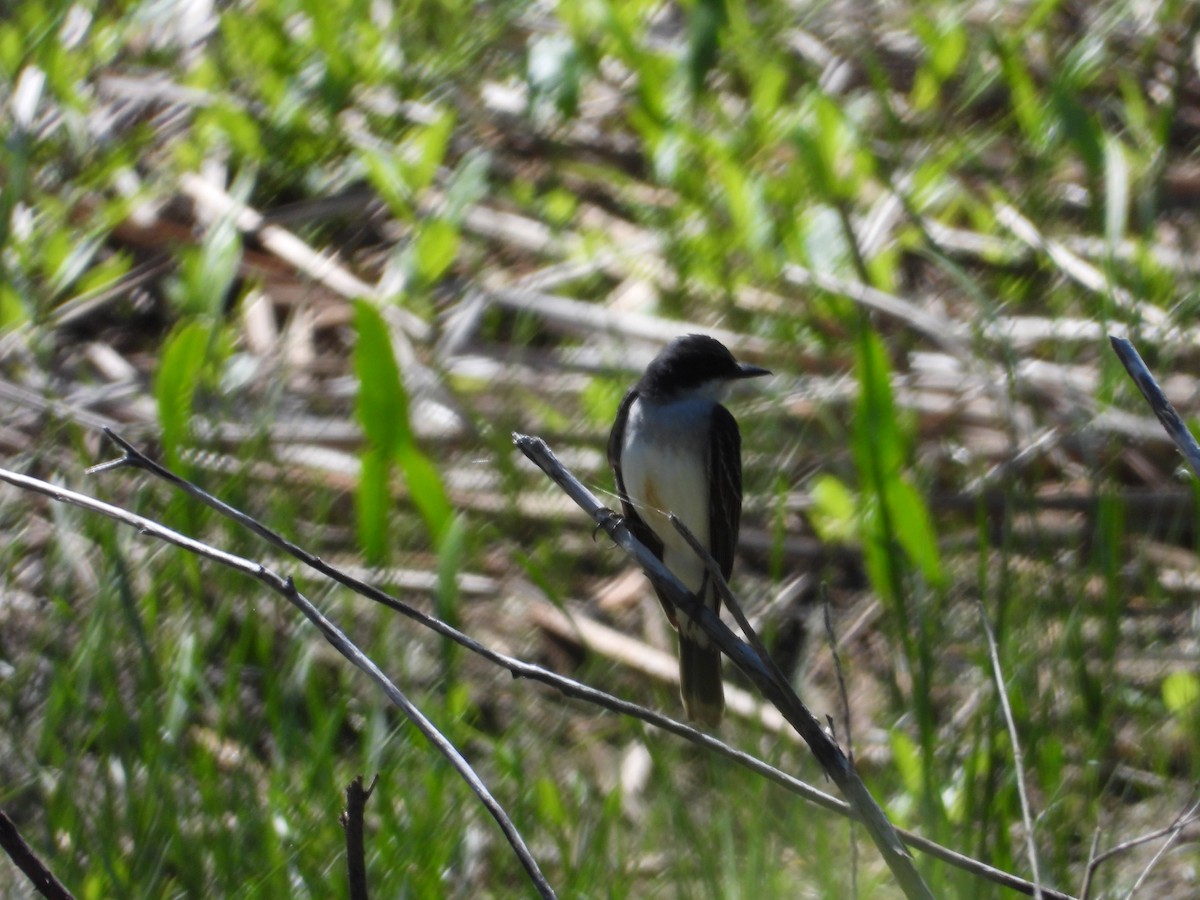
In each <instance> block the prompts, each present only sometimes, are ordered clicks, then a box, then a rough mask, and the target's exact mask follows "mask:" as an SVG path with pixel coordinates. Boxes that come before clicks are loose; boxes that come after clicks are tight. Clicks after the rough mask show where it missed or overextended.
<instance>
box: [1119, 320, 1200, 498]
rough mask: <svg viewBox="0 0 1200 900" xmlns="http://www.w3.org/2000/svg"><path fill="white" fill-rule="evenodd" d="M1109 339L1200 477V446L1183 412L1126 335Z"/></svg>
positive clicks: (1171, 436) (1126, 368) (1181, 451)
mask: <svg viewBox="0 0 1200 900" xmlns="http://www.w3.org/2000/svg"><path fill="white" fill-rule="evenodd" d="M1108 340H1109V343H1111V344H1112V348H1113V350H1114V351H1116V354H1117V358H1118V359H1120V360H1121V364H1122V365H1123V366H1125V371H1126V372H1128V373H1129V377H1130V378H1132V379H1133V383H1134V384H1136V385H1137V386H1138V390H1140V391H1141V392H1142V396H1143V397H1145V398H1146V402H1147V403H1149V404H1150V408H1151V409H1152V410H1154V414H1155V415H1156V416H1158V421H1159V422H1161V423H1162V427H1163V430H1165V431H1166V432H1167V436H1168V437H1170V438H1171V440H1172V441H1174V442H1175V446H1176V447H1178V448H1179V452H1180V453H1182V454H1183V458H1184V459H1186V460H1187V461H1188V465H1189V466H1191V467H1192V471H1193V472H1195V473H1196V477H1197V478H1200V446H1198V445H1197V444H1196V439H1195V438H1194V437H1192V433H1191V432H1190V431H1188V428H1187V426H1186V425H1185V424H1183V419H1181V418H1180V417H1179V413H1177V412H1176V411H1175V407H1174V406H1172V405H1171V401H1170V400H1168V399H1167V395H1166V394H1164V393H1163V390H1162V388H1160V387H1159V386H1158V382H1157V381H1155V380H1154V376H1153V375H1151V374H1150V370H1149V369H1148V368H1146V364H1145V363H1144V362H1143V361H1142V357H1141V354H1139V353H1138V352H1137V350H1136V348H1134V346H1133V344H1131V343H1130V342H1129V341H1127V340H1126V339H1125V338H1121V337H1117V336H1116V335H1109V338H1108Z"/></svg>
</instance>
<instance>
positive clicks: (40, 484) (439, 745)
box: [0, 460, 555, 898]
mask: <svg viewBox="0 0 1200 900" xmlns="http://www.w3.org/2000/svg"><path fill="white" fill-rule="evenodd" d="M123 464H125V462H124V461H123V460H121V461H118V462H117V464H116V465H123ZM116 465H114V464H112V463H107V464H105V465H103V466H97V467H95V469H100V470H105V469H109V468H115V467H116ZM130 465H132V463H130ZM89 471H94V469H93V470H89ZM0 481H7V482H8V483H9V484H12V485H16V486H17V487H19V488H22V489H24V490H28V491H34V492H36V493H39V494H43V495H45V496H47V497H51V498H52V499H54V500H58V501H60V502H63V503H69V504H71V505H72V506H77V507H79V508H80V509H85V510H88V511H89V512H94V513H99V514H100V515H102V516H107V517H108V518H110V519H113V520H114V521H117V522H121V523H123V524H125V525H130V526H132V527H133V528H136V529H137V530H138V531H139V532H141V533H142V534H148V535H150V536H152V537H156V538H158V539H159V540H160V541H165V542H166V543H168V544H173V545H174V546H176V547H180V548H181V549H183V550H187V551H188V552H189V553H194V554H195V555H197V556H200V557H203V558H205V559H209V560H212V561H213V562H216V563H220V564H221V565H223V566H226V567H227V568H230V569H234V570H236V571H238V572H242V573H243V574H245V575H249V576H250V577H251V578H254V579H256V580H257V581H259V582H261V583H262V584H264V585H266V586H267V587H268V588H270V589H271V590H273V591H275V592H276V593H278V594H280V595H281V596H282V597H283V598H284V599H285V600H287V601H288V603H290V604H292V606H294V607H296V608H297V609H298V610H300V612H302V613H303V614H304V615H305V617H306V618H307V619H308V620H309V621H310V622H312V623H313V624H314V625H316V626H317V629H318V630H319V631H320V632H321V635H322V636H323V637H324V638H325V640H327V641H328V642H329V643H330V644H332V645H333V646H334V648H335V649H336V650H337V651H338V652H339V653H341V654H342V655H343V656H344V657H346V659H348V660H350V662H352V663H353V664H354V665H355V666H357V667H358V668H360V669H362V670H363V671H364V672H365V673H366V674H367V675H368V676H369V677H370V678H371V680H372V681H374V682H375V683H376V685H378V686H379V687H380V688H381V689H382V690H383V692H384V694H386V695H387V698H388V699H389V700H391V701H392V703H393V704H394V705H395V706H397V707H398V708H399V709H400V710H401V711H403V712H404V714H405V715H406V716H407V717H408V718H409V720H410V721H412V723H413V724H414V725H416V726H417V728H418V730H420V732H421V733H422V734H423V735H425V737H426V738H427V739H428V740H429V742H430V743H431V744H433V746H434V747H435V748H436V749H437V750H438V751H439V752H440V753H441V754H442V755H443V756H445V757H446V759H448V760H449V761H450V764H451V765H452V766H454V768H455V770H456V771H457V772H458V773H459V775H460V776H461V777H462V779H463V780H464V781H466V782H467V784H468V785H469V786H470V787H471V790H473V791H474V792H475V794H476V795H477V796H478V797H479V799H480V801H482V803H483V805H484V806H485V807H486V808H487V810H488V812H490V813H491V814H492V817H493V818H494V819H495V820H496V822H497V823H498V824H499V825H500V830H501V831H503V832H504V836H505V838H507V839H508V842H509V844H511V845H512V848H513V852H514V853H516V855H517V858H518V859H519V860H520V861H521V864H522V865H523V866H524V867H525V871H526V872H527V873H528V874H529V878H530V880H531V881H533V883H534V885H535V886H536V887H537V889H538V893H539V894H541V896H542V897H547V898H549V897H554V896H555V893H554V890H553V889H552V888H551V887H550V884H549V883H548V882H547V881H546V878H545V876H543V875H542V873H541V870H540V869H539V868H538V864H537V861H536V860H535V859H534V858H533V854H531V853H530V852H529V848H528V847H527V846H526V845H525V841H524V839H523V838H522V837H521V834H520V832H518V831H517V828H516V826H515V825H513V823H512V820H511V819H509V817H508V814H507V813H506V812H505V811H504V808H503V807H502V806H500V804H499V803H498V802H497V801H496V799H495V798H494V797H493V796H492V795H491V792H490V791H488V789H487V785H485V784H484V783H483V781H482V780H481V779H480V778H479V776H478V775H477V774H475V770H474V769H472V768H471V764H470V763H469V762H467V760H466V759H465V758H464V757H463V755H462V754H461V753H459V752H458V748H456V747H455V746H454V745H453V744H452V743H451V742H450V741H449V740H447V739H446V737H445V736H444V735H443V734H442V733H441V732H440V731H438V730H437V727H436V726H434V724H433V723H432V722H431V721H429V719H427V718H426V717H425V714H424V713H422V712H421V710H420V709H418V708H417V707H416V706H414V705H413V703H412V702H411V701H410V700H409V699H408V697H406V696H405V695H404V693H403V692H402V691H401V690H400V689H399V688H398V687H396V686H395V685H394V684H393V683H392V682H391V681H390V680H389V679H388V677H387V676H386V675H385V674H384V673H383V672H382V671H380V669H379V667H378V666H376V665H375V663H374V662H373V661H372V660H371V658H370V657H368V656H367V655H366V654H365V653H363V652H362V651H361V650H360V649H359V648H358V647H357V646H356V645H355V644H354V642H353V641H351V640H350V638H348V637H347V636H346V634H345V633H344V632H342V631H341V629H339V628H338V627H337V626H336V625H334V624H333V622H331V621H330V620H329V619H327V618H325V616H324V615H322V613H321V612H320V610H318V609H317V608H316V607H315V606H313V605H312V603H310V602H309V601H308V599H307V598H306V597H305V596H304V595H303V594H301V593H300V592H299V591H298V590H296V586H295V584H294V583H293V582H292V579H291V578H283V577H281V576H280V575H277V574H276V573H275V572H272V571H271V570H270V569H268V568H267V567H266V566H264V565H262V564H261V563H256V562H251V561H250V560H248V559H245V558H243V557H240V556H236V555H234V554H232V553H227V552H225V551H224V550H219V549H217V548H216V547H212V546H210V545H208V544H205V543H203V542H202V541H198V540H196V539H194V538H190V537H187V536H186V535H183V534H180V533H179V532H177V531H174V530H172V529H170V528H167V527H166V526H164V525H160V524H159V523H158V522H155V521H153V520H152V519H147V518H144V517H143V516H139V515H136V514H134V513H131V512H128V511H126V510H124V509H121V508H120V507H117V506H112V505H111V504H108V503H104V502H103V501H100V500H96V499H94V498H92V497H88V496H86V495H84V494H79V493H76V492H75V491H71V490H67V489H66V488H62V487H58V486H56V485H53V484H50V483H48V482H45V481H40V480H39V479H37V478H30V477H29V476H28V475H20V474H18V473H16V472H9V471H6V470H4V469H0Z"/></svg>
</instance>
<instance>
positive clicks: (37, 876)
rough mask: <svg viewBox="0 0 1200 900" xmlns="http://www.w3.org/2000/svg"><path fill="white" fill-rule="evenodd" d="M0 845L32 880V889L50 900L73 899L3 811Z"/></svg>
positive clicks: (0, 815) (0, 824) (0, 821)
mask: <svg viewBox="0 0 1200 900" xmlns="http://www.w3.org/2000/svg"><path fill="white" fill-rule="evenodd" d="M0 847H3V848H4V852H5V853H7V854H8V857H9V859H11V860H12V861H13V863H15V864H16V867H17V868H18V869H20V870H21V871H22V872H24V873H25V876H26V877H27V878H28V879H29V880H30V881H31V882H33V887H34V889H35V890H36V891H37V892H38V893H39V894H41V895H42V896H43V897H49V898H50V900H74V898H73V897H72V896H71V892H70V891H68V890H67V889H66V888H65V887H63V885H62V882H60V881H59V880H58V879H57V878H55V877H54V873H53V872H51V871H50V870H49V869H48V868H47V867H46V864H45V863H44V862H42V860H41V858H40V857H38V855H37V854H36V853H34V852H33V848H32V847H30V846H29V845H28V844H27V843H25V839H24V838H23V837H21V833H20V832H19V831H17V826H16V825H14V824H13V820H12V819H10V818H9V817H8V816H7V815H6V814H5V813H4V812H0Z"/></svg>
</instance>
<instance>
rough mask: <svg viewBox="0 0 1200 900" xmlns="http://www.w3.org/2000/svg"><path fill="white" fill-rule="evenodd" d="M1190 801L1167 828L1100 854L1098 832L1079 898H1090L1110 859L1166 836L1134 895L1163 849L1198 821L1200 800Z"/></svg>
mask: <svg viewBox="0 0 1200 900" xmlns="http://www.w3.org/2000/svg"><path fill="white" fill-rule="evenodd" d="M1188 802H1189V804H1190V805H1189V806H1188V807H1187V808H1186V809H1184V810H1182V811H1180V813H1179V815H1177V816H1176V817H1175V818H1174V820H1173V821H1172V822H1171V824H1170V825H1167V826H1166V827H1165V828H1159V829H1158V830H1156V831H1151V832H1150V833H1149V834H1143V835H1141V836H1140V837H1135V838H1131V839H1130V840H1128V841H1122V842H1121V843H1119V844H1117V845H1116V846H1115V847H1110V848H1109V849H1107V850H1105V851H1104V852H1103V853H1100V854H1097V853H1096V851H1095V848H1096V844H1097V842H1098V839H1099V832H1097V836H1096V840H1093V842H1092V853H1091V857H1090V858H1089V859H1088V864H1087V870H1086V871H1085V872H1084V876H1083V886H1082V888H1081V889H1080V891H1079V900H1088V898H1089V897H1090V896H1091V890H1092V879H1093V877H1094V876H1095V873H1096V870H1097V869H1098V868H1099V867H1100V866H1101V865H1103V864H1104V863H1106V862H1108V860H1110V859H1112V858H1113V857H1114V856H1119V855H1120V854H1122V853H1127V852H1129V851H1130V850H1132V849H1133V848H1135V847H1140V846H1141V845H1142V844H1148V843H1150V842H1151V841H1157V840H1159V839H1160V838H1164V837H1165V838H1168V839H1169V840H1168V841H1167V842H1166V843H1165V844H1164V845H1163V847H1162V848H1161V849H1160V850H1159V852H1158V853H1156V854H1155V855H1154V858H1153V859H1151V860H1150V863H1149V864H1148V865H1147V866H1146V868H1145V869H1144V870H1143V871H1142V874H1141V875H1140V876H1138V880H1137V883H1136V884H1135V885H1134V886H1133V889H1132V890H1131V891H1130V894H1131V895H1132V893H1133V891H1134V890H1137V888H1138V885H1140V884H1141V882H1142V879H1143V878H1145V876H1146V874H1147V872H1149V870H1150V868H1151V867H1152V866H1153V865H1154V864H1155V863H1156V862H1157V861H1158V859H1159V858H1160V857H1161V855H1162V853H1163V851H1165V850H1166V849H1168V848H1169V847H1170V846H1171V844H1172V843H1174V842H1175V840H1176V839H1177V838H1178V837H1179V835H1180V834H1181V833H1182V832H1183V829H1184V828H1186V827H1187V826H1188V825H1190V824H1192V823H1193V822H1195V821H1197V819H1200V801H1188Z"/></svg>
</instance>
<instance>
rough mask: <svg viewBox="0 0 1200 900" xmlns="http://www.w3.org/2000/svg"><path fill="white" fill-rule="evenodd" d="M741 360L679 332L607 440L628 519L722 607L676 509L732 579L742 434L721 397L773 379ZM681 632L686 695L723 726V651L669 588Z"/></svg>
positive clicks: (702, 595)
mask: <svg viewBox="0 0 1200 900" xmlns="http://www.w3.org/2000/svg"><path fill="white" fill-rule="evenodd" d="M769 374H770V373H769V372H768V371H767V370H766V369H761V368H759V367H758V366H751V365H747V364H746V363H739V362H738V361H737V360H736V359H734V357H733V354H732V353H730V352H729V351H728V350H727V349H726V348H725V346H724V345H723V344H722V343H721V342H720V341H717V340H715V339H713V338H711V337H708V336H706V335H702V334H689V335H685V336H684V337H681V338H676V339H675V340H673V341H672V342H671V343H670V344H668V345H667V347H666V349H664V350H663V351H662V352H661V353H659V354H658V356H656V357H655V358H654V360H653V361H652V362H651V363H650V365H649V366H647V368H646V372H645V374H644V375H642V378H641V380H640V381H639V382H638V383H637V384H635V385H634V386H633V389H632V390H630V391H629V393H628V394H626V395H625V399H624V400H623V401H622V402H621V406H620V408H619V409H618V410H617V421H616V422H614V423H613V429H612V434H611V435H609V438H608V464H609V465H610V466H612V470H613V475H615V476H616V480H617V494H618V495H619V496H620V498H621V506H622V508H623V509H624V512H625V520H626V522H627V523H628V525H629V526H630V528H632V529H633V532H634V534H635V535H637V537H638V539H639V540H641V541H642V543H644V544H645V545H646V546H647V547H649V548H650V549H651V550H652V551H654V554H655V555H656V556H657V557H658V558H659V559H661V560H662V561H663V563H664V564H665V565H666V567H667V568H668V569H670V570H671V571H672V572H673V573H674V574H675V576H676V577H677V578H678V579H679V580H680V581H682V582H683V584H684V586H685V587H687V588H688V590H690V591H692V592H693V593H694V594H695V595H696V598H697V599H698V600H699V601H700V602H702V603H704V604H705V605H706V606H708V607H709V609H711V610H713V611H714V612H718V611H719V610H720V606H721V598H720V596H718V594H717V592H716V589H715V588H714V587H713V586H712V585H711V584H710V583H709V580H708V573H707V572H706V571H705V568H704V563H702V562H701V561H700V560H699V559H698V558H697V557H696V554H695V553H694V552H693V551H692V549H691V547H689V546H688V545H687V542H686V541H685V540H684V539H683V536H682V535H680V534H679V532H677V531H676V530H675V528H674V527H673V526H672V525H671V523H670V521H669V519H668V516H669V515H670V514H671V513H674V514H675V515H676V516H677V517H678V518H679V519H680V521H682V522H683V524H684V525H686V526H687V527H688V530H689V531H691V532H692V534H694V535H695V536H696V539H697V540H698V541H700V543H702V544H704V545H705V546H706V547H708V549H709V552H710V553H712V555H713V558H714V559H715V560H716V561H717V564H718V565H719V566H720V567H721V574H722V575H723V576H724V577H725V578H726V579H728V578H729V573H730V571H731V570H732V569H733V551H734V548H735V547H736V546H737V537H738V525H739V522H740V520H741V517H742V438H741V435H740V433H739V432H738V426H737V422H736V421H735V420H734V418H733V416H732V415H731V414H730V412H729V410H727V409H726V408H725V407H724V406H722V405H721V403H720V401H721V399H722V398H723V397H724V395H725V392H726V390H727V388H728V387H729V385H730V383H731V382H733V381H737V380H739V379H742V378H757V377H758V376H760V375H769ZM658 599H659V602H660V603H662V605H663V609H665V610H666V613H667V618H668V619H670V620H671V625H672V626H674V627H676V628H678V629H679V692H680V694H681V695H682V697H683V706H684V709H685V710H686V711H687V714H688V718H690V719H692V720H693V721H697V722H701V723H703V724H705V725H716V724H717V723H719V722H720V721H721V716H722V715H723V714H724V712H725V691H724V689H723V688H722V686H721V651H720V650H719V649H717V647H716V646H715V645H714V644H713V643H712V641H710V640H709V638H708V636H707V635H705V634H704V632H703V631H701V630H700V628H699V627H698V626H696V625H694V624H693V623H692V622H691V621H690V620H689V619H688V618H687V617H686V616H679V617H678V620H677V617H676V610H675V607H674V605H673V604H672V603H671V601H670V600H668V599H667V598H666V597H664V596H663V595H662V594H661V593H659V595H658Z"/></svg>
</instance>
